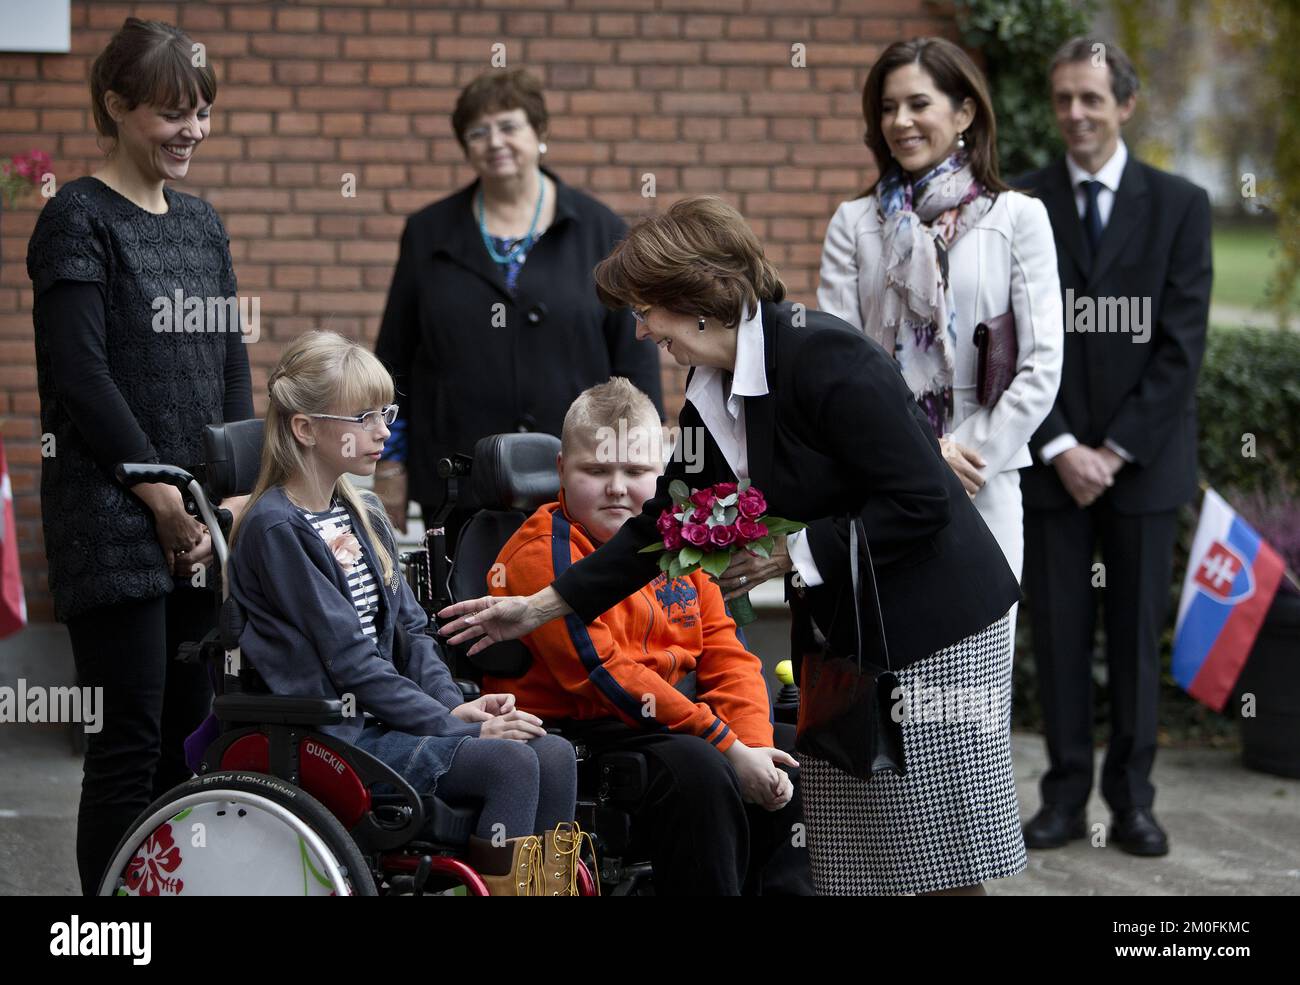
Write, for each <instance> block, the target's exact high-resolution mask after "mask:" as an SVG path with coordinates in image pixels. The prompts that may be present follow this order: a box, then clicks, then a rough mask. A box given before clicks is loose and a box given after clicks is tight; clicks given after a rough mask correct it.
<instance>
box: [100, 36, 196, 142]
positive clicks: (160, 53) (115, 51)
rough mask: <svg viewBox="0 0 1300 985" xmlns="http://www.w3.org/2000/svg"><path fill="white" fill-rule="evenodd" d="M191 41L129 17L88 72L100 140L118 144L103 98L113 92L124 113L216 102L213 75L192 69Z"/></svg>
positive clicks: (114, 125) (111, 119)
mask: <svg viewBox="0 0 1300 985" xmlns="http://www.w3.org/2000/svg"><path fill="white" fill-rule="evenodd" d="M193 45H194V42H193V41H191V40H190V36H189V35H188V34H186V33H185V32H184V31H182V30H181V29H180V28H179V27H173V26H172V25H171V24H164V23H163V22H162V21H142V20H140V19H139V18H137V17H128V18H127V19H126V20H125V21H124V22H123V23H122V26H121V27H119V28H118V29H117V33H116V34H114V35H113V36H112V38H110V39H109V42H108V45H107V46H106V47H105V48H104V50H103V51H101V52H100V53H99V57H97V58H96V59H95V63H94V64H93V65H91V67H90V102H91V106H90V108H91V112H92V113H93V114H94V117H95V129H96V130H98V131H99V133H100V135H101V136H103V137H107V138H109V139H112V140H115V139H117V124H116V123H115V122H113V118H112V117H111V116H109V115H108V108H107V107H106V106H105V105H104V96H105V95H107V94H108V93H109V92H115V93H117V94H118V95H119V96H121V97H122V99H123V100H124V101H125V102H126V108H127V109H129V110H131V109H135V108H136V107H137V106H139V105H141V104H145V105H149V106H176V107H180V106H198V104H199V100H200V98H202V99H203V100H206V101H207V102H208V103H213V102H215V101H216V98H217V76H216V74H215V73H214V72H213V71H212V67H211V66H210V65H208V64H207V63H206V61H205V62H204V64H203V65H195V64H194V48H193Z"/></svg>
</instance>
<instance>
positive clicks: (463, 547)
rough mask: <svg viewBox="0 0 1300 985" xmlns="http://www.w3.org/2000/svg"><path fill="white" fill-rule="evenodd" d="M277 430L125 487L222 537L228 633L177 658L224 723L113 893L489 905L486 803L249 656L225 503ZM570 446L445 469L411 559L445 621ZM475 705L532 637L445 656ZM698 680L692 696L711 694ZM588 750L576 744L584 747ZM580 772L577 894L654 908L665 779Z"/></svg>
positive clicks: (788, 693) (483, 447)
mask: <svg viewBox="0 0 1300 985" xmlns="http://www.w3.org/2000/svg"><path fill="white" fill-rule="evenodd" d="M261 444H262V422H261V421H260V420H249V421H239V422H234V423H229V424H224V425H209V426H208V427H207V428H205V429H204V434H203V449H204V464H203V465H202V466H201V467H200V468H199V469H196V472H198V473H199V476H198V477H196V476H195V475H191V474H190V473H189V472H187V471H185V470H184V469H181V468H177V467H174V466H167V465H130V464H124V465H120V466H119V467H118V477H119V480H120V481H122V482H123V483H125V484H127V485H131V484H134V483H139V482H168V483H170V484H172V485H174V486H176V487H177V488H178V489H179V490H180V491H181V493H182V496H183V497H184V498H185V501H186V506H187V509H189V511H190V512H191V513H192V514H193V515H195V516H197V517H198V518H199V519H200V520H201V521H202V522H203V523H205V524H206V525H207V527H208V529H209V530H210V531H211V532H212V542H213V552H214V555H215V558H216V564H215V566H214V569H213V574H212V583H210V584H209V586H208V587H209V588H210V589H212V590H213V592H214V596H215V598H216V599H217V601H216V603H215V604H217V605H218V613H219V618H218V624H217V626H216V628H215V629H213V630H212V631H211V632H210V633H208V634H207V636H205V637H204V639H202V640H200V641H196V642H193V643H187V644H184V645H182V647H181V652H180V653H179V654H178V655H177V659H181V660H187V661H193V660H198V661H202V662H203V663H204V664H205V665H206V666H207V667H208V669H209V674H210V677H211V678H212V681H213V689H214V694H215V698H214V701H213V713H212V716H211V717H210V718H209V720H208V721H207V722H205V723H204V725H203V726H201V727H200V729H199V730H197V731H196V732H195V733H194V735H192V736H191V737H190V739H189V740H188V741H187V743H186V749H187V754H188V755H189V758H190V759H191V765H192V767H193V768H194V770H195V773H196V774H197V775H196V776H195V777H194V778H193V779H191V780H189V781H186V782H185V783H182V784H180V785H179V786H177V787H176V788H175V789H173V790H171V791H169V792H168V793H167V794H166V795H164V796H163V797H161V798H160V799H159V800H158V801H156V802H155V803H154V804H152V805H150V807H148V808H147V809H146V810H145V811H144V812H143V813H142V814H141V816H140V817H139V818H138V819H137V820H136V821H135V823H134V824H133V825H132V826H131V829H130V830H129V831H128V833H127V834H126V835H125V836H124V837H123V838H122V840H121V842H120V843H119V845H118V848H117V850H116V852H115V853H114V856H113V860H112V862H111V863H110V865H109V867H108V869H107V870H106V873H105V876H104V878H103V881H102V883H101V888H100V894H101V895H299V894H301V895H323V896H329V895H357V896H372V895H424V894H435V893H455V894H463V895H470V896H483V895H487V894H488V891H487V887H486V885H485V883H484V882H483V880H482V879H481V878H480V876H479V874H478V873H477V872H476V871H475V870H474V869H473V867H472V866H471V865H469V864H468V863H467V862H466V861H465V859H464V858H463V857H462V856H463V855H464V854H465V850H466V847H467V845H468V841H469V837H470V834H471V833H472V832H473V831H474V830H475V826H476V823H477V820H478V811H479V807H480V805H478V804H476V803H449V802H447V801H445V800H443V799H441V798H439V797H437V796H434V795H427V794H426V795H422V794H419V793H417V792H416V791H415V790H414V789H413V788H412V787H411V785H410V784H409V783H408V782H407V781H406V780H405V779H403V778H402V777H401V776H400V775H399V774H397V773H396V772H395V771H394V770H392V769H391V768H390V767H388V766H387V765H386V764H384V763H383V762H381V761H380V760H378V759H376V758H375V757H373V756H371V755H370V754H369V753H367V752H365V751H364V750H362V749H359V748H357V747H355V746H352V745H350V744H348V743H345V742H341V741H339V740H337V739H334V738H333V737H332V736H329V735H326V734H324V733H322V732H320V731H319V729H320V727H322V726H326V725H332V724H338V723H341V722H342V721H343V706H342V702H340V701H338V700H334V699H326V698H315V697H290V696H282V695H273V694H270V693H267V692H268V689H267V688H266V686H265V684H264V683H263V682H262V681H261V679H260V677H259V675H258V674H257V671H256V668H254V667H252V666H250V665H249V664H248V662H247V661H246V660H244V659H243V658H242V657H241V654H240V651H239V636H240V633H241V631H242V629H243V614H242V612H241V610H240V608H239V606H238V604H237V602H236V601H235V600H234V599H233V598H231V597H230V594H229V585H228V582H227V579H226V569H227V564H228V560H229V548H228V540H229V535H230V528H231V517H230V514H229V513H228V512H227V511H225V510H221V509H220V508H219V506H218V504H219V503H220V502H221V500H223V499H225V498H227V497H229V496H236V495H242V494H246V493H248V492H250V491H251V489H252V487H253V485H254V483H255V481H256V476H257V470H258V466H259V464H260V457H261ZM559 448H560V442H559V439H558V438H555V437H553V436H551V435H546V434H537V433H520V434H505V435H491V436H489V437H486V438H483V439H481V440H480V441H479V442H478V443H477V445H476V446H475V449H474V455H473V457H472V458H471V457H469V456H464V455H456V456H453V457H451V458H448V459H444V460H443V461H441V462H440V463H439V465H438V474H439V476H440V477H441V479H442V480H443V482H444V485H445V490H446V494H445V496H444V499H443V503H442V505H441V507H440V508H439V509H438V510H437V513H436V515H435V516H434V517H433V518H430V519H431V522H430V523H429V526H428V529H427V530H426V533H425V537H424V542H423V544H422V546H420V547H417V548H415V549H412V550H408V551H403V552H401V553H400V555H399V558H398V560H399V563H400V565H401V567H402V569H403V572H404V576H405V578H406V579H407V582H408V584H409V585H410V586H411V588H412V590H413V592H414V594H415V597H416V599H417V600H418V601H419V603H420V605H421V606H422V608H424V610H425V612H426V613H427V614H428V616H429V618H430V626H431V627H432V626H433V625H435V622H434V615H435V613H437V612H438V611H439V610H441V609H442V608H443V607H445V606H446V605H448V604H451V603H452V602H455V601H460V600H464V599H467V598H476V597H478V596H480V595H482V594H483V592H484V590H485V588H486V586H487V584H488V581H487V579H488V575H489V572H490V570H491V568H492V565H493V564H495V561H496V557H497V554H498V553H499V551H500V549H501V548H502V547H503V546H504V545H505V543H506V541H507V540H509V538H510V537H511V536H512V535H513V534H514V532H515V531H516V530H517V529H518V528H519V527H520V526H521V525H522V524H523V522H524V521H525V520H526V519H527V518H528V516H530V515H531V514H532V513H533V511H534V510H535V509H536V508H537V507H538V506H540V505H542V504H543V503H546V502H551V501H553V500H555V499H556V498H557V497H558V492H559V477H558V475H557V474H556V469H555V457H556V453H557V452H558V451H559ZM466 481H472V483H473V489H474V493H475V498H476V499H477V501H478V503H479V506H480V508H479V510H478V512H476V513H475V514H474V516H472V517H471V519H470V520H469V521H468V522H467V523H466V524H465V526H464V528H463V529H462V530H461V533H460V536H459V538H458V541H457V544H456V548H455V552H454V557H449V556H448V551H447V545H446V542H445V536H444V532H443V528H442V526H441V520H443V519H445V518H446V516H447V514H449V513H450V511H451V510H452V509H454V508H455V506H456V503H457V502H458V499H459V490H460V486H461V484H462V483H464V482H466ZM442 647H443V651H444V653H445V654H446V657H447V660H448V663H449V666H450V669H451V671H452V674H453V677H454V678H455V679H456V681H457V683H458V684H459V685H460V687H461V690H462V692H463V693H464V695H465V697H466V700H471V699H473V698H474V697H476V696H478V694H479V693H480V687H479V684H480V682H481V680H482V677H483V675H484V674H491V675H492V676H496V677H502V678H510V677H517V676H520V675H521V674H523V673H524V672H525V671H526V670H527V668H528V666H529V664H530V662H531V659H532V657H531V654H530V653H529V652H528V650H527V648H526V647H525V646H524V645H523V644H522V643H519V642H509V643H498V644H495V645H493V646H492V647H490V648H488V649H487V650H484V651H483V652H481V653H479V654H475V656H474V657H473V658H472V659H471V658H468V657H467V656H466V650H467V649H468V647H455V646H449V645H447V644H446V643H443V644H442ZM693 686H694V679H693V675H692V676H691V677H690V678H688V679H687V680H685V681H683V682H682V684H681V685H679V688H680V689H682V690H683V691H685V692H686V693H687V694H688V696H690V697H692V698H693V697H694V694H693ZM775 710H776V718H777V724H776V729H777V735H778V740H777V742H778V745H780V746H781V747H782V748H786V749H790V748H792V747H793V724H792V723H793V721H794V716H795V715H796V714H797V689H794V688H793V686H792V685H791V684H790V683H788V682H787V683H786V686H785V688H784V689H783V690H782V692H781V695H780V697H779V698H778V702H777V705H776V709H775ZM571 741H572V740H571ZM574 751H575V755H576V757H577V761H578V803H577V819H578V822H579V824H580V825H581V827H582V829H583V831H584V832H587V833H589V834H591V836H592V843H593V847H594V849H595V856H596V862H597V863H598V865H599V869H598V872H597V875H598V877H599V880H600V881H599V883H597V882H596V878H595V877H593V875H592V872H591V870H590V869H589V868H588V867H587V866H586V864H585V863H579V865H578V871H577V886H576V889H577V894H578V895H582V896H590V895H597V894H598V886H600V887H603V890H604V894H605V895H614V896H623V895H649V894H652V893H653V872H652V866H651V864H650V862H649V860H648V857H647V854H646V850H645V846H644V845H642V844H639V843H638V841H637V839H636V838H635V837H634V829H633V825H632V813H631V812H632V809H633V807H634V805H635V804H636V803H637V802H638V801H639V800H640V798H641V796H642V795H643V794H644V791H645V786H646V783H647V782H648V767H647V763H646V760H645V757H644V756H642V755H641V754H640V753H636V752H621V751H619V752H605V753H602V754H601V755H599V756H593V755H592V753H591V752H590V750H588V749H587V748H586V746H585V745H584V744H583V743H582V742H574Z"/></svg>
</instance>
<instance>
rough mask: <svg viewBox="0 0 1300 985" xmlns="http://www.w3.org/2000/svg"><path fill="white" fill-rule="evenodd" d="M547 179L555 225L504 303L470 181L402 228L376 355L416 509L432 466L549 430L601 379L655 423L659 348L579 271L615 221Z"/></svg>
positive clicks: (431, 481)
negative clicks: (642, 403)
mask: <svg viewBox="0 0 1300 985" xmlns="http://www.w3.org/2000/svg"><path fill="white" fill-rule="evenodd" d="M546 173H547V174H548V175H550V177H551V178H552V179H554V180H555V186H556V202H555V221H554V222H553V223H552V224H551V226H550V227H549V228H548V229H547V230H546V232H545V233H543V234H542V236H541V238H540V239H538V241H537V242H536V243H535V244H534V245H533V248H532V250H531V251H530V252H529V254H528V257H527V260H526V261H525V262H524V265H523V268H522V269H521V270H520V272H519V279H518V281H517V283H516V294H515V295H514V296H511V294H510V293H509V291H508V290H507V289H506V283H505V278H504V277H503V276H502V272H501V269H500V267H499V266H498V265H497V263H496V262H495V261H493V260H492V258H491V257H490V256H489V255H488V252H487V248H486V247H485V246H484V245H483V239H482V237H481V235H480V233H479V228H478V219H477V216H476V214H475V212H474V196H475V195H476V193H477V192H478V187H479V184H478V182H477V181H476V182H474V183H473V184H471V185H470V186H469V187H467V188H464V189H462V190H461V191H459V192H457V193H456V194H454V195H451V196H449V197H447V198H444V199H442V200H441V201H438V202H435V203H434V204H432V205H430V206H427V207H426V208H424V209H421V210H420V211H419V212H416V213H415V214H414V215H412V216H411V217H410V218H409V219H408V220H407V223H406V229H405V230H404V231H403V233H402V246H401V252H400V254H399V256H398V260H397V269H396V271H395V272H394V274H393V283H392V287H391V288H390V289H389V292H388V303H387V305H386V306H385V308H384V318H383V322H382V324H381V325H380V329H379V339H378V342H377V343H376V345H375V352H376V354H377V355H378V356H379V358H380V359H381V360H382V361H383V362H384V364H385V365H386V366H387V367H388V369H389V370H390V372H392V374H393V377H394V379H395V381H396V383H397V389H398V396H397V400H398V403H399V404H401V412H400V413H401V417H402V418H403V419H404V420H405V421H406V425H405V426H406V428H407V456H406V460H407V472H408V474H409V480H408V483H409V484H408V490H409V493H410V496H411V498H412V499H413V500H415V501H416V502H436V501H438V500H440V497H441V492H440V487H439V483H438V479H437V477H436V475H435V472H434V469H435V467H436V465H437V462H438V459H439V458H442V457H444V456H446V455H449V454H451V453H453V452H463V453H464V454H467V455H468V454H471V453H472V452H473V451H474V443H475V442H476V441H477V440H478V439H479V438H482V437H484V436H486V435H489V434H499V433H502V432H506V431H545V432H549V433H550V434H554V435H556V436H558V435H559V433H560V428H561V425H562V424H563V423H564V414H565V411H567V410H568V409H569V404H570V403H572V402H573V399H574V398H575V397H576V396H577V395H578V394H579V393H581V392H582V391H583V390H585V389H587V388H588V387H590V386H594V385H596V384H597V383H604V382H605V381H606V380H608V379H609V378H610V377H611V376H626V377H628V378H629V379H631V381H632V382H633V383H635V384H636V385H637V386H638V387H640V388H641V389H642V390H644V391H645V392H646V393H647V394H649V395H650V398H651V399H652V400H653V401H654V403H655V406H656V407H657V408H658V409H659V412H660V417H662V416H663V399H662V388H661V385H660V376H659V354H658V352H657V351H656V350H655V347H654V345H653V344H651V343H650V342H638V341H637V340H636V331H635V327H634V325H633V321H632V315H631V312H630V311H628V310H627V309H621V310H618V311H610V310H608V309H607V308H605V307H604V306H603V305H601V303H600V302H599V301H598V300H597V299H596V288H595V282H594V281H593V279H592V276H591V272H592V269H593V268H594V267H595V265H596V264H597V263H598V262H599V261H600V260H602V259H604V258H605V257H606V256H607V255H608V254H609V252H610V250H611V249H612V248H613V247H614V244H615V243H617V242H618V240H619V239H621V238H622V237H623V236H624V235H625V234H626V232H627V226H626V224H625V223H624V222H623V220H622V219H620V218H619V217H618V216H616V215H615V214H614V213H613V212H611V211H610V210H609V209H608V208H606V207H605V206H604V205H602V204H600V203H599V202H597V201H596V200H595V199H593V198H591V197H590V196H587V195H584V194H583V193H581V192H579V191H576V190H575V189H572V188H570V187H568V186H567V185H565V184H563V183H561V182H560V180H559V179H558V178H556V177H555V175H553V174H551V173H550V172H549V171H547V172H546ZM465 492H468V484H465ZM462 505H465V506H469V505H472V502H470V501H468V500H466V498H465V497H464V496H462Z"/></svg>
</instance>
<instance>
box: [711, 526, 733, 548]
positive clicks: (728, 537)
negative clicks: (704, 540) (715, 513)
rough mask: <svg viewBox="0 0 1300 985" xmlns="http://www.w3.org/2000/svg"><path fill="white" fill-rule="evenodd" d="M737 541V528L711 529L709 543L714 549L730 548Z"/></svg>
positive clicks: (721, 527) (718, 527)
mask: <svg viewBox="0 0 1300 985" xmlns="http://www.w3.org/2000/svg"><path fill="white" fill-rule="evenodd" d="M735 541H736V528H735V527H723V526H717V527H710V528H709V543H710V544H711V545H713V546H714V547H729V546H731V545H732V544H734V543H735Z"/></svg>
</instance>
